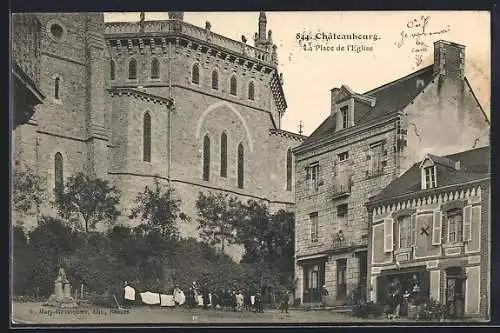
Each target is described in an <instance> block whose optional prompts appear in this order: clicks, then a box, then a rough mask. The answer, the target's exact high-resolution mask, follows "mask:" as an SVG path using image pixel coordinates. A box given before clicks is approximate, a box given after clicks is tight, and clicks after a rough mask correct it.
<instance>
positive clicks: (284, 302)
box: [281, 290, 290, 313]
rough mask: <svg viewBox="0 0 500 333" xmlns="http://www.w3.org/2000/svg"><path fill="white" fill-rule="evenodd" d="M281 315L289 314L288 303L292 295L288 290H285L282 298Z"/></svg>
mask: <svg viewBox="0 0 500 333" xmlns="http://www.w3.org/2000/svg"><path fill="white" fill-rule="evenodd" d="M281 297H282V299H281V313H283V311H285V313H288V302H290V294H289V292H288V290H285V291H284V292H283V295H282V296H281Z"/></svg>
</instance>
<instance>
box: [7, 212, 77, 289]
mask: <svg viewBox="0 0 500 333" xmlns="http://www.w3.org/2000/svg"><path fill="white" fill-rule="evenodd" d="M81 244H82V242H81V238H80V237H79V235H78V234H77V233H75V232H73V231H72V229H71V227H70V226H68V225H67V224H66V223H65V222H64V221H62V220H59V219H56V218H53V217H47V216H43V217H42V218H41V221H40V224H39V225H38V226H37V227H36V228H35V229H33V230H32V231H31V232H30V233H29V245H30V248H31V249H30V251H31V253H33V254H36V255H32V256H31V257H30V258H28V259H27V265H28V266H29V267H30V270H29V272H26V275H27V276H26V279H27V280H28V281H30V282H31V285H32V287H33V288H37V287H38V288H40V295H43V296H49V295H50V294H51V293H52V292H53V291H54V281H55V279H56V276H57V272H58V269H59V267H60V266H63V267H64V266H65V264H66V260H67V259H68V257H69V256H71V255H72V254H73V253H74V252H75V250H76V249H77V248H78V247H79V246H81ZM20 263H21V262H19V263H18V262H16V264H20Z"/></svg>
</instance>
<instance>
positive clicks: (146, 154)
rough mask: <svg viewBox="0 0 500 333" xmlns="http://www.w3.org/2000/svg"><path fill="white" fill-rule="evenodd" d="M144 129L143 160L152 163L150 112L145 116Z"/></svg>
mask: <svg viewBox="0 0 500 333" xmlns="http://www.w3.org/2000/svg"><path fill="white" fill-rule="evenodd" d="M143 127H144V128H143V129H144V130H143V133H142V135H143V160H144V162H151V116H150V115H149V113H148V112H146V113H145V114H144V121H143Z"/></svg>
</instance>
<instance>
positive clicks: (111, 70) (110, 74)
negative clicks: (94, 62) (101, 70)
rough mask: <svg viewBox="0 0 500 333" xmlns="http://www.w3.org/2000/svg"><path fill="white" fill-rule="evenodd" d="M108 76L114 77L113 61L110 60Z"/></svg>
mask: <svg viewBox="0 0 500 333" xmlns="http://www.w3.org/2000/svg"><path fill="white" fill-rule="evenodd" d="M109 78H110V79H111V80H114V79H115V61H114V60H111V61H110V63H109Z"/></svg>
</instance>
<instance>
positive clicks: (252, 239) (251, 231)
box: [237, 200, 295, 289]
mask: <svg viewBox="0 0 500 333" xmlns="http://www.w3.org/2000/svg"><path fill="white" fill-rule="evenodd" d="M244 208H245V216H244V218H243V219H242V220H240V221H241V222H240V223H239V224H238V225H237V235H238V241H239V242H240V243H242V244H243V246H244V247H245V254H244V256H243V258H242V262H246V263H255V264H256V263H260V264H265V265H266V266H267V267H268V270H266V271H269V272H272V273H273V276H274V279H275V280H276V281H274V282H270V281H269V282H268V283H269V284H271V285H276V284H280V285H284V286H286V287H287V288H289V289H293V275H294V259H293V258H294V249H295V247H294V246H295V244H294V243H295V231H294V225H295V221H294V214H293V213H290V212H286V211H284V210H280V211H278V212H276V213H275V214H270V213H269V211H268V208H267V206H266V205H265V204H261V203H258V202H256V201H253V200H250V201H248V202H247V204H246V205H245V206H244Z"/></svg>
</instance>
